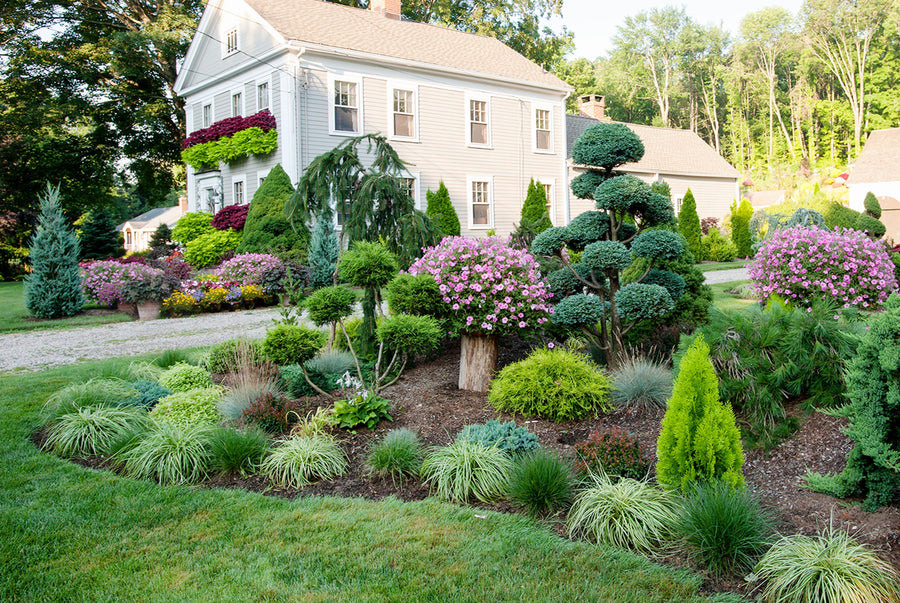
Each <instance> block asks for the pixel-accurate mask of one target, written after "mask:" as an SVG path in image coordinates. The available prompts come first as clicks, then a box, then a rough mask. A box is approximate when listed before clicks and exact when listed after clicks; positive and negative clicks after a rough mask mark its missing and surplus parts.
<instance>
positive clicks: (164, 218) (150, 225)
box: [117, 197, 188, 253]
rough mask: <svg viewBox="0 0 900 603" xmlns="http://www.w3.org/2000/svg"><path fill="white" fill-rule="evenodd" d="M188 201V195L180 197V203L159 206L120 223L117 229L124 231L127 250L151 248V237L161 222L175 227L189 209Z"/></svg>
mask: <svg viewBox="0 0 900 603" xmlns="http://www.w3.org/2000/svg"><path fill="white" fill-rule="evenodd" d="M187 203H188V202H187V198H186V197H179V198H178V205H173V206H172V207H157V208H155V209H151V210H149V211H145V212H144V213H142V214H141V215H139V216H135V217H134V218H131V219H130V220H127V221H125V222H123V223H122V224H119V226H118V227H117V230H119V231H120V232H121V233H122V240H123V244H124V245H125V251H126V252H127V253H135V252H138V251H146V250H148V249H150V239H151V237H153V233H154V232H156V229H157V228H159V226H160V225H161V224H165V225H166V226H168V227H169V228H170V229H171V228H175V225H176V224H178V220H179V219H180V218H181V216H183V215H184V213H185V212H186V211H187Z"/></svg>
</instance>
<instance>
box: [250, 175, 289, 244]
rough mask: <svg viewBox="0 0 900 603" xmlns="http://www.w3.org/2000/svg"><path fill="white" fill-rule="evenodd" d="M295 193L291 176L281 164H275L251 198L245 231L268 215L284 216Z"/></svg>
mask: <svg viewBox="0 0 900 603" xmlns="http://www.w3.org/2000/svg"><path fill="white" fill-rule="evenodd" d="M293 193H294V186H293V185H292V184H291V178H290V176H288V175H287V172H285V171H284V168H282V167H281V164H280V163H279V164H275V167H273V168H272V169H271V170H269V173H268V174H267V175H266V178H265V180H263V183H262V184H261V185H260V186H259V188H258V189H256V192H255V193H253V199H251V200H250V211H249V212H248V213H247V221H246V222H245V223H244V232H247V230H248V229H250V230H252V229H253V228H254V227H255V223H256V222H258V221H260V220H262V219H263V218H264V217H266V216H276V217H278V218H283V217H284V204H285V202H286V201H287V200H288V198H290V196H291V195H292V194H293Z"/></svg>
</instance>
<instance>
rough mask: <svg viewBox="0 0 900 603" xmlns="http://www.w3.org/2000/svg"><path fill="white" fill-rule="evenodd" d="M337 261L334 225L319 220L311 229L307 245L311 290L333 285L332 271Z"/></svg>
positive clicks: (325, 219)
mask: <svg viewBox="0 0 900 603" xmlns="http://www.w3.org/2000/svg"><path fill="white" fill-rule="evenodd" d="M337 261H338V241H337V236H336V235H335V232H334V225H333V224H332V222H331V220H329V219H328V218H321V219H319V221H318V222H316V225H315V227H314V228H313V233H312V241H311V242H310V244H309V260H308V263H309V281H310V285H312V286H313V288H315V289H318V288H320V287H327V286H329V285H332V284H334V269H335V267H336V266H337Z"/></svg>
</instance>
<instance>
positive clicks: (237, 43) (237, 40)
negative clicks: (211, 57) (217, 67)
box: [222, 25, 241, 59]
mask: <svg viewBox="0 0 900 603" xmlns="http://www.w3.org/2000/svg"><path fill="white" fill-rule="evenodd" d="M232 33H234V50H229V49H228V37H229V36H230V35H231V34H232ZM240 50H241V31H240V28H238V26H237V25H233V26H231V27H227V28H225V29H224V30H223V31H222V58H223V59H225V58H228V57H230V56H233V55H235V54H237V53H238V52H240Z"/></svg>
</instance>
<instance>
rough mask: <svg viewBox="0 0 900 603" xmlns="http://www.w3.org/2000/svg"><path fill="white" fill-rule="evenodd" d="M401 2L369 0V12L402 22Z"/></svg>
mask: <svg viewBox="0 0 900 603" xmlns="http://www.w3.org/2000/svg"><path fill="white" fill-rule="evenodd" d="M400 7H401V0H369V10H370V11H372V12H373V13H377V14H379V15H384V16H385V17H387V18H388V19H397V20H398V21H399V20H400Z"/></svg>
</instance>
